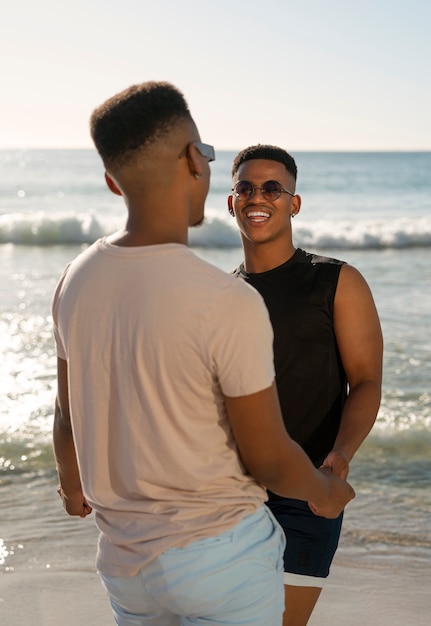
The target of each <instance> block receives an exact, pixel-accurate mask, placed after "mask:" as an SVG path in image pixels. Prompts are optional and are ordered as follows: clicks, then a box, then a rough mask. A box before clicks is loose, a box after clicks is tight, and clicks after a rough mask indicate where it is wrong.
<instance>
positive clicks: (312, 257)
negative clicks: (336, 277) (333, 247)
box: [297, 248, 345, 266]
mask: <svg viewBox="0 0 431 626" xmlns="http://www.w3.org/2000/svg"><path fill="white" fill-rule="evenodd" d="M297 261H298V263H306V264H309V265H315V266H322V265H334V266H341V265H344V264H345V261H341V260H340V259H334V258H332V257H329V256H324V255H321V254H314V253H313V252H306V251H305V250H301V249H300V248H298V256H297Z"/></svg>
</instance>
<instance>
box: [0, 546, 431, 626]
mask: <svg viewBox="0 0 431 626" xmlns="http://www.w3.org/2000/svg"><path fill="white" fill-rule="evenodd" d="M349 561H350V559H349ZM428 571H429V570H428ZM430 611H431V595H430V592H429V578H428V576H427V568H426V567H425V570H424V571H422V567H421V566H420V565H419V567H418V568H416V566H415V562H414V560H413V561H412V562H410V561H405V560H404V559H398V558H395V559H394V560H391V555H390V554H389V553H388V555H387V556H386V557H384V558H379V559H378V560H376V561H375V562H374V563H373V562H366V561H365V562H364V559H363V558H361V564H360V565H357V564H356V563H352V562H351V561H350V562H346V560H345V558H344V557H343V556H342V555H340V556H338V555H337V556H336V559H335V560H334V564H333V566H332V571H331V576H330V578H329V579H328V581H327V584H326V586H325V587H324V589H323V591H322V594H321V597H320V599H319V602H318V603H317V606H316V608H315V610H314V613H313V615H312V617H311V619H310V621H309V626H337V624H340V625H341V624H343V625H344V624H348V626H364V625H365V624H368V623H370V624H375V625H376V626H405V625H406V624H409V625H412V626H413V625H414V626H425V625H426V624H428V623H429V613H430ZM0 614H1V616H2V623H3V622H4V623H5V624H8V626H22V624H32V625H34V626H58V624H61V625H62V626H76V624H78V623H85V624H86V626H109V625H110V624H112V625H114V620H113V617H112V613H111V609H110V606H109V601H108V597H107V595H106V593H105V591H104V589H103V587H102V584H101V582H100V580H99V577H98V575H97V573H96V572H95V571H94V570H93V571H90V570H81V571H75V570H72V571H68V570H56V569H54V568H52V569H46V570H38V571H35V570H27V571H22V570H21V571H20V572H9V573H3V574H0Z"/></svg>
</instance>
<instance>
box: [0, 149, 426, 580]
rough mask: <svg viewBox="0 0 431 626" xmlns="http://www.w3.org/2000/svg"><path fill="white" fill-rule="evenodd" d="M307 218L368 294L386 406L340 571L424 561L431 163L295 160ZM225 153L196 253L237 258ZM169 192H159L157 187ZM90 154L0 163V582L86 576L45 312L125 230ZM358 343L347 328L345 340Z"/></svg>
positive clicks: (87, 562) (354, 470)
mask: <svg viewBox="0 0 431 626" xmlns="http://www.w3.org/2000/svg"><path fill="white" fill-rule="evenodd" d="M293 156H294V157H295V159H296V161H297V164H298V169H299V175H298V185H297V193H299V194H300V195H301V196H302V209H301V212H300V214H299V215H298V216H297V217H295V220H294V222H293V229H294V239H295V244H296V245H297V246H300V247H302V248H304V249H306V250H309V251H314V252H320V253H322V254H326V255H329V256H334V257H337V258H341V259H343V260H345V261H348V262H349V263H351V264H352V265H354V266H355V267H357V268H358V269H359V270H360V271H361V272H362V274H363V275H364V276H365V278H366V280H367V281H368V283H369V285H370V287H371V289H372V292H373V295H374V298H375V301H376V305H377V308H378V311H379V315H380V318H381V323H382V328H383V333H384V339H385V357H384V383H383V398H382V404H381V409H380V411H379V415H378V419H377V421H376V424H375V426H374V428H373V430H372V432H371V434H370V435H369V437H368V438H367V440H366V442H365V443H364V444H363V446H362V448H361V449H360V451H359V452H358V453H357V455H356V457H355V458H354V460H353V462H352V464H351V471H350V481H351V482H352V484H353V485H354V487H355V489H356V492H357V497H356V500H355V501H353V502H352V503H351V504H349V506H348V508H347V510H346V513H345V522H344V527H343V533H342V537H341V541H340V549H339V553H338V558H346V559H350V558H352V557H354V558H355V559H356V560H357V561H358V562H360V560H361V559H364V558H366V559H367V560H368V562H369V560H370V559H371V560H373V561H375V563H376V567H378V564H379V562H380V561H381V560H382V559H383V558H388V557H390V558H391V559H395V562H396V563H398V564H399V566H400V567H402V561H403V559H408V560H410V561H414V563H415V566H417V567H418V568H421V567H423V568H424V571H427V568H429V563H430V557H431V524H430V514H431V489H430V481H431V336H430V328H429V326H430V322H431V153H425V152H423V153H311V152H310V153H304V152H298V153H295V154H294V155H293ZM233 157H234V153H230V152H220V153H219V154H218V155H217V160H216V161H215V163H213V164H211V169H212V179H211V190H210V193H209V195H208V199H207V204H206V206H207V209H206V216H207V217H206V222H205V223H204V225H203V226H201V227H199V228H197V229H192V230H191V231H190V243H191V246H192V247H193V249H194V250H195V252H196V254H198V255H199V256H201V257H203V258H205V259H207V260H208V261H210V262H212V263H214V264H215V265H217V266H219V267H220V268H222V269H223V270H225V271H231V270H232V269H234V268H235V267H236V266H237V265H238V263H239V262H240V261H241V259H242V253H241V247H240V240H239V236H238V233H237V230H236V227H235V222H234V220H233V219H232V218H231V217H230V216H229V214H228V212H227V206H226V197H227V195H228V194H229V192H230V189H231V182H230V168H231V163H232V159H233ZM160 193H161V194H163V189H160ZM125 215H126V212H125V209H124V206H123V204H122V200H121V198H119V197H117V196H114V195H112V194H111V193H110V192H109V191H108V190H107V188H106V186H105V184H104V178H103V168H102V165H101V163H100V160H99V157H98V156H97V154H96V153H95V152H94V151H92V150H76V151H61V150H52V151H50V150H46V151H44V150H38V151H37V150H31V151H0V290H1V292H0V293H1V298H0V348H1V352H0V572H3V573H6V572H7V573H11V572H13V571H18V570H19V571H22V570H29V569H33V570H35V569H36V570H38V569H43V568H58V569H91V568H93V567H94V554H95V546H96V539H97V532H96V529H95V527H94V523H93V522H92V520H91V518H87V519H86V520H81V519H78V518H69V517H68V516H67V515H66V514H65V513H64V512H63V510H62V507H61V502H60V500H59V499H58V496H57V495H56V474H55V469H54V462H53V456H52V448H51V429H52V417H53V404H54V397H55V384H56V383H55V374H56V357H55V349H54V342H53V338H52V327H51V319H50V300H51V297H52V293H53V290H54V287H55V285H56V282H57V280H58V278H59V275H60V273H61V272H62V270H63V268H64V267H65V265H66V264H67V263H68V262H69V261H70V260H71V259H73V258H74V257H75V256H76V255H77V254H79V252H80V251H81V250H83V249H84V248H85V247H86V246H87V245H88V244H90V243H92V242H93V241H94V240H95V239H96V238H98V237H100V236H102V235H105V234H108V233H110V232H113V231H114V230H116V229H118V228H119V227H121V226H122V225H123V223H124V220H125ZM352 332H355V329H352Z"/></svg>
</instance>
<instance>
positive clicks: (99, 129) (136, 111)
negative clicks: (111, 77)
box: [90, 81, 192, 167]
mask: <svg viewBox="0 0 431 626" xmlns="http://www.w3.org/2000/svg"><path fill="white" fill-rule="evenodd" d="M181 119H183V120H192V117H191V114H190V111H189V108H188V105H187V102H186V100H185V98H184V96H183V94H182V93H181V92H180V91H179V90H178V89H177V88H176V87H175V86H174V85H171V84H170V83H167V82H156V81H148V82H145V83H141V84H139V85H132V86H131V87H128V88H127V89H125V90H124V91H121V92H120V93H118V94H116V95H115V96H112V98H109V99H108V100H106V102H104V103H103V104H101V105H100V106H99V107H97V108H96V109H95V110H94V111H93V113H92V115H91V118H90V132H91V137H92V139H93V141H94V144H95V146H96V149H97V151H98V152H99V154H100V156H101V158H102V161H103V163H104V164H105V166H106V167H110V166H114V167H115V166H121V165H124V164H125V163H127V162H128V161H129V160H130V159H131V158H133V156H134V155H135V154H136V152H137V151H138V150H141V149H142V148H144V147H146V146H148V145H149V144H151V143H153V142H154V141H155V140H157V139H158V138H160V136H162V135H163V134H166V133H167V132H169V131H170V130H171V129H172V127H173V126H174V125H175V123H176V122H178V121H180V120H181Z"/></svg>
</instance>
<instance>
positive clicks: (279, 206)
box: [229, 159, 301, 262]
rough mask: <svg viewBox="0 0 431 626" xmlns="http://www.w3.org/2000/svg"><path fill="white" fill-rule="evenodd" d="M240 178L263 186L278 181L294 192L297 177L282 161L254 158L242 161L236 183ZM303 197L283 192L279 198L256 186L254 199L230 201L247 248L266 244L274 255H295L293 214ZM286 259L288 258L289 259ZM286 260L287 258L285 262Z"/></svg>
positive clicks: (250, 249) (234, 181) (233, 198)
mask: <svg viewBox="0 0 431 626" xmlns="http://www.w3.org/2000/svg"><path fill="white" fill-rule="evenodd" d="M239 180H241V181H243V180H247V181H249V182H250V183H251V184H252V185H253V186H254V187H260V186H261V185H263V184H264V183H265V182H266V181H277V182H279V183H280V184H281V186H282V187H283V188H284V189H286V190H288V191H290V192H292V193H294V192H295V180H294V178H293V176H292V175H291V174H289V172H288V171H287V170H286V167H285V166H284V165H283V164H282V163H279V162H278V161H270V160H267V159H252V160H249V161H245V162H244V163H242V164H241V165H240V167H239V169H238V171H237V173H236V175H235V178H234V179H233V181H232V182H233V184H232V186H234V185H235V183H237V182H238V181H239ZM300 206H301V199H300V197H299V196H296V195H295V196H293V197H292V196H291V195H290V194H289V193H285V192H282V193H281V194H280V197H279V198H277V199H276V200H271V199H270V198H269V197H268V196H267V197H266V198H265V197H264V196H263V195H262V189H255V190H254V193H253V195H252V196H251V198H248V199H243V198H241V197H240V198H237V197H235V195H233V196H232V197H231V199H230V200H229V207H230V208H231V209H232V211H233V214H234V215H235V217H236V221H237V224H238V227H239V230H240V232H241V239H242V243H243V246H244V251H245V253H246V254H247V252H248V251H253V250H255V249H256V248H257V247H258V246H260V247H262V246H266V247H267V248H268V250H269V251H270V254H274V256H277V257H278V256H280V255H281V256H283V254H284V255H285V254H286V251H288V256H287V257H286V259H287V258H289V256H291V254H293V251H294V248H293V244H292V229H291V216H292V215H296V213H298V212H299V209H300ZM286 259H284V260H286ZM281 262H283V261H281Z"/></svg>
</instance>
